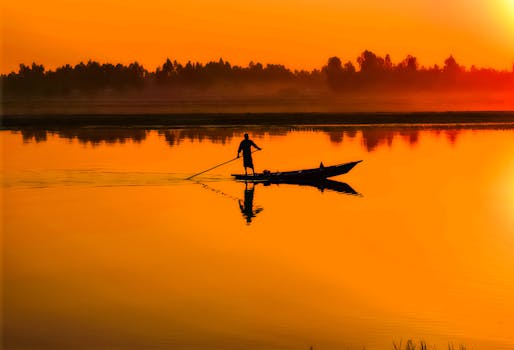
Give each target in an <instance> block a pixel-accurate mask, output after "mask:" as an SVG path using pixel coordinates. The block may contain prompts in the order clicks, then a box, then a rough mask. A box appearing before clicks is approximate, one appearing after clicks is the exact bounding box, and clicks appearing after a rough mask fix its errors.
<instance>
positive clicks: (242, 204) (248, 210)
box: [239, 182, 263, 224]
mask: <svg viewBox="0 0 514 350" xmlns="http://www.w3.org/2000/svg"><path fill="white" fill-rule="evenodd" d="M254 191H255V184H253V183H252V184H251V186H250V188H249V187H248V183H247V182H245V191H244V201H242V200H241V199H240V200H239V209H240V210H241V214H243V217H244V218H245V219H246V223H247V224H250V223H251V222H252V219H253V218H254V217H256V216H257V214H259V213H260V212H261V211H262V210H263V208H261V207H256V208H255V209H254V208H253V195H254Z"/></svg>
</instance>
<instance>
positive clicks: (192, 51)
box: [0, 0, 514, 73]
mask: <svg viewBox="0 0 514 350" xmlns="http://www.w3.org/2000/svg"><path fill="white" fill-rule="evenodd" d="M1 6H2V23H1V26H2V61H1V66H0V71H1V72H2V73H6V72H10V71H12V70H17V67H18V65H19V63H22V62H24V63H31V62H32V61H36V62H38V63H42V64H44V65H45V67H47V68H55V67H56V66H59V65H63V64H66V63H71V64H76V63H78V62H79V61H81V60H88V59H94V60H99V61H102V62H105V61H109V62H121V63H128V62H131V61H134V60H137V61H139V62H140V63H142V64H143V65H144V66H145V67H146V68H148V69H152V70H153V69H155V67H156V66H157V65H160V64H162V62H164V60H165V59H166V57H170V58H173V59H177V60H178V61H180V62H185V61H187V60H194V61H201V62H206V61H209V60H217V59H219V58H220V57H223V58H224V59H226V60H228V61H230V62H231V63H234V64H239V65H247V64H248V62H249V61H251V60H254V61H259V62H263V63H283V64H285V65H287V66H288V67H291V68H307V69H312V68H319V67H321V66H322V65H323V64H324V63H325V62H326V60H327V58H328V57H330V56H334V55H336V56H339V57H341V58H342V59H343V60H348V59H351V60H353V61H355V58H356V57H357V56H358V55H359V53H360V52H362V51H363V50H364V49H369V50H372V51H374V52H376V53H377V54H380V55H385V54H386V53H390V54H391V56H392V59H393V61H394V62H398V61H400V60H401V59H402V58H403V57H405V56H406V55H407V54H412V55H414V56H417V57H418V58H419V60H420V62H421V64H424V65H432V64H435V63H438V64H441V63H442V62H443V61H444V59H445V58H446V57H448V56H449V55H450V54H453V55H454V56H455V57H456V58H457V60H458V62H460V63H461V64H464V65H466V66H470V65H471V64H475V65H477V66H481V67H493V68H497V69H508V70H511V69H512V65H513V63H514V0H452V1H447V0H421V1H412V0H388V1H383V0H347V1H340V0H316V1H314V0H296V1H293V0H281V1H272V0H259V1H255V0H246V1H240V0H216V1H209V0H196V1H193V0H187V1H179V0H171V1H170V0H146V1H118V0H111V1H104V0H90V1H79V0H50V1H36V0H16V1H15V0H6V1H3V4H2V5H1Z"/></svg>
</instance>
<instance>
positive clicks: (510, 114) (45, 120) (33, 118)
mask: <svg viewBox="0 0 514 350" xmlns="http://www.w3.org/2000/svg"><path fill="white" fill-rule="evenodd" d="M474 123H491V124H502V123H503V124H510V123H514V111H474V112H473V111H471V112H460V111H459V112H405V113H378V112H377V113H368V112H360V113H177V114H45V115H31V114H25V115H23V114H22V115H9V114H7V115H3V116H2V122H1V125H2V128H3V129H15V128H20V127H43V128H47V127H96V126H105V127H150V128H158V127H167V126H174V127H176V126H228V125H235V126H238V125H263V126H275V125H276V126H287V125H360V124H362V125H371V124H416V125H419V124H443V125H448V124H474Z"/></svg>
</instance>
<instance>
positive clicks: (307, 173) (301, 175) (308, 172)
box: [232, 160, 362, 183]
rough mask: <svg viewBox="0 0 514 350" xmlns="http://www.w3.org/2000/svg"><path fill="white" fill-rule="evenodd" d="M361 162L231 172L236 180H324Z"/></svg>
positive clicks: (279, 181) (288, 181)
mask: <svg viewBox="0 0 514 350" xmlns="http://www.w3.org/2000/svg"><path fill="white" fill-rule="evenodd" d="M360 162H362V160H358V161H356V162H350V163H344V164H338V165H332V166H323V164H321V165H320V167H319V168H313V169H304V170H295V171H277V172H269V171H264V172H262V173H257V174H255V175H244V174H232V176H234V177H235V178H236V180H247V181H253V182H270V183H291V182H295V183H298V182H312V181H321V180H326V179H327V178H328V177H332V176H337V175H342V174H346V173H347V172H349V171H350V170H352V169H353V167H354V166H356V165H357V164H359V163H360Z"/></svg>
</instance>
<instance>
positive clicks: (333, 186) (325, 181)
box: [259, 179, 360, 196]
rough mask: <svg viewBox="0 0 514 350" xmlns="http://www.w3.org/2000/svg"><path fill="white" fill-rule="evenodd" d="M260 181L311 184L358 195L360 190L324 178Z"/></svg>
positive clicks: (324, 188) (321, 188) (320, 187)
mask: <svg viewBox="0 0 514 350" xmlns="http://www.w3.org/2000/svg"><path fill="white" fill-rule="evenodd" d="M259 183H262V184H264V185H265V186H268V185H271V184H288V185H300V186H311V187H316V188H317V189H318V190H320V191H321V192H323V191H324V190H331V191H335V192H339V193H346V194H351V195H355V196H358V195H360V193H359V192H357V191H355V190H354V189H353V188H352V186H350V185H348V184H347V183H345V182H340V181H334V180H328V179H322V180H317V181H259Z"/></svg>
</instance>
